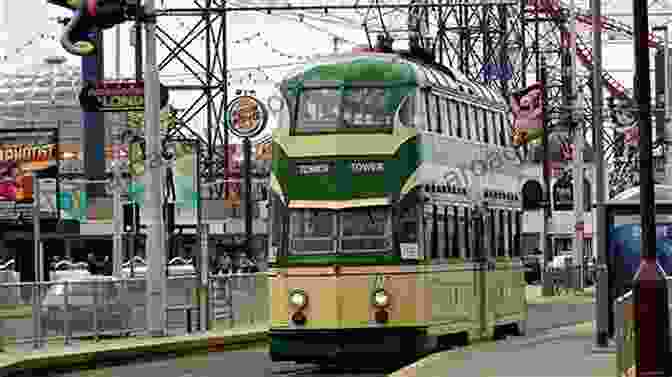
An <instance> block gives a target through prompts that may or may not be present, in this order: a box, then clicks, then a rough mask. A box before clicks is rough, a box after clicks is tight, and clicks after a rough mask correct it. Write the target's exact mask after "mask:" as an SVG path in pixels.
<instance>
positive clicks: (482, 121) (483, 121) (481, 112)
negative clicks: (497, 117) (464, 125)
mask: <svg viewBox="0 0 672 377" xmlns="http://www.w3.org/2000/svg"><path fill="white" fill-rule="evenodd" d="M477 111H478V127H479V129H480V130H481V141H482V142H484V143H486V144H488V143H489V142H490V138H489V137H488V116H487V112H486V111H485V109H482V108H478V110H477Z"/></svg>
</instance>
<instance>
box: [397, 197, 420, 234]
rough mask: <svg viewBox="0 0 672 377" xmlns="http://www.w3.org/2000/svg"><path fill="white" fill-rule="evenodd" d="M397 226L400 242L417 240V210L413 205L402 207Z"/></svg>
mask: <svg viewBox="0 0 672 377" xmlns="http://www.w3.org/2000/svg"><path fill="white" fill-rule="evenodd" d="M399 228H400V229H399V233H398V238H399V242H400V243H417V242H418V212H417V209H416V208H415V206H412V207H404V208H402V210H401V216H400V218H399Z"/></svg>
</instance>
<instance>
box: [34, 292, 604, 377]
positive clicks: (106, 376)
mask: <svg viewBox="0 0 672 377" xmlns="http://www.w3.org/2000/svg"><path fill="white" fill-rule="evenodd" d="M529 309H530V310H529V320H528V335H527V337H533V336H535V335H539V334H540V333H542V332H544V331H545V330H548V329H551V328H556V327H561V326H565V325H568V324H573V323H578V322H584V321H589V320H591V319H592V318H593V311H594V307H593V305H592V304H579V305H574V304H543V305H530V307H529ZM516 339H521V338H516ZM516 347H519V348H518V349H520V347H523V346H516ZM577 347H578V346H575V347H574V348H577ZM514 348H515V347H514V346H509V348H508V349H505V348H503V351H505V352H503V353H502V355H500V354H499V352H497V353H496V355H493V356H491V359H492V360H490V361H489V363H490V364H492V365H493V368H494V366H499V365H503V364H498V363H500V362H501V360H504V359H502V358H505V357H506V358H507V359H506V360H507V361H506V363H504V364H519V365H517V366H516V365H509V367H507V368H509V369H510V370H508V369H505V370H503V372H505V373H504V374H498V375H501V376H511V377H513V376H522V375H521V374H516V373H514V372H515V371H517V369H516V370H514V369H515V367H518V368H522V366H524V365H525V363H528V364H529V360H527V361H521V362H520V363H518V362H516V363H514V362H512V361H511V360H510V359H508V358H509V357H511V355H512V353H510V352H509V350H514ZM579 348H581V347H579ZM498 349H499V346H498ZM558 352H560V353H559V354H563V353H562V352H563V351H558ZM479 357H480V356H479ZM500 359H501V360H500ZM535 360H543V358H541V356H539V358H538V359H535ZM521 363H523V364H521ZM537 364H539V365H538V367H535V368H536V369H535V368H531V369H529V370H530V372H529V373H531V374H527V375H529V376H551V375H554V374H553V373H551V374H549V371H545V372H542V371H543V368H544V367H543V364H544V363H543V362H540V361H539V362H536V361H535V362H534V363H532V365H537ZM570 364H571V363H570ZM488 365H489V364H488ZM521 365H522V366H521ZM511 368H513V369H511ZM540 368H541V369H540ZM525 370H528V369H525ZM390 372H392V370H383V371H356V370H354V371H347V370H325V369H322V370H320V369H317V368H315V367H311V366H295V365H294V364H292V363H272V362H271V361H270V360H269V358H268V354H267V349H266V347H259V348H256V349H253V350H244V351H236V352H228V353H211V354H207V355H201V356H191V357H187V358H180V359H170V360H160V361H149V362H144V363H136V364H131V365H124V366H111V367H106V368H99V369H97V370H90V371H80V372H71V373H67V374H58V373H55V372H54V373H51V374H47V375H46V376H44V377H56V376H59V377H136V376H142V377H154V376H157V377H158V376H160V377H222V376H250V377H262V376H263V377H294V376H297V377H298V376H301V377H313V376H314V377H332V376H333V377H336V376H338V377H350V376H353V377H354V376H357V377H382V376H386V375H387V374H388V373H390ZM556 372H557V373H556V374H555V375H563V376H580V374H566V373H564V372H563V371H556ZM575 372H577V373H578V371H575ZM507 373H509V374H507ZM558 373H559V374H558ZM458 375H464V374H458ZM22 377H23V376H22ZM25 377H28V376H25ZM34 377H43V376H37V375H36V376H34Z"/></svg>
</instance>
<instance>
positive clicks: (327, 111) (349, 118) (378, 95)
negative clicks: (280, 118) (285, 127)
mask: <svg viewBox="0 0 672 377" xmlns="http://www.w3.org/2000/svg"><path fill="white" fill-rule="evenodd" d="M408 91H409V90H408V88H406V87H384V88H383V87H349V88H337V87H336V86H333V87H323V88H304V89H302V90H301V94H300V99H299V106H298V114H297V116H296V126H295V133H298V134H305V133H308V134H310V133H322V132H340V133H348V132H349V131H355V132H360V131H366V130H370V131H375V132H381V131H382V132H386V133H389V132H392V127H393V125H394V116H395V113H396V112H397V109H398V108H399V107H400V104H402V105H405V106H407V107H408V106H411V107H412V105H413V103H412V102H413V101H403V99H404V98H407V97H406V94H407V92H408ZM409 111H411V112H412V109H407V110H406V113H400V116H404V115H409V116H408V117H407V119H402V122H405V123H404V124H406V125H409V124H410V123H411V119H410V115H411V114H407V113H408V112H409Z"/></svg>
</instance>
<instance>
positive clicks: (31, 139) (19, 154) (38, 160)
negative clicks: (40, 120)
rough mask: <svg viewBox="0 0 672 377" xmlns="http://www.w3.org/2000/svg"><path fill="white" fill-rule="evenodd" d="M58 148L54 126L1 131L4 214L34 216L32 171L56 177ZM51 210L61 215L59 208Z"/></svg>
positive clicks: (0, 179) (0, 180)
mask: <svg viewBox="0 0 672 377" xmlns="http://www.w3.org/2000/svg"><path fill="white" fill-rule="evenodd" d="M56 151H57V145H56V130H54V129H14V130H7V131H5V132H3V133H2V135H0V218H3V219H16V218H19V217H21V218H30V217H31V216H32V207H33V200H34V197H33V179H32V174H33V173H34V172H40V173H41V175H42V176H45V177H48V176H52V177H55V176H56V166H57V160H58V157H57V153H56ZM45 194H46V193H45ZM51 195H52V196H54V193H53V192H52V193H51ZM42 196H45V195H42ZM43 212H44V209H43ZM47 212H48V213H44V215H45V216H54V217H56V216H57V213H56V211H47ZM52 212H53V213H52Z"/></svg>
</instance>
